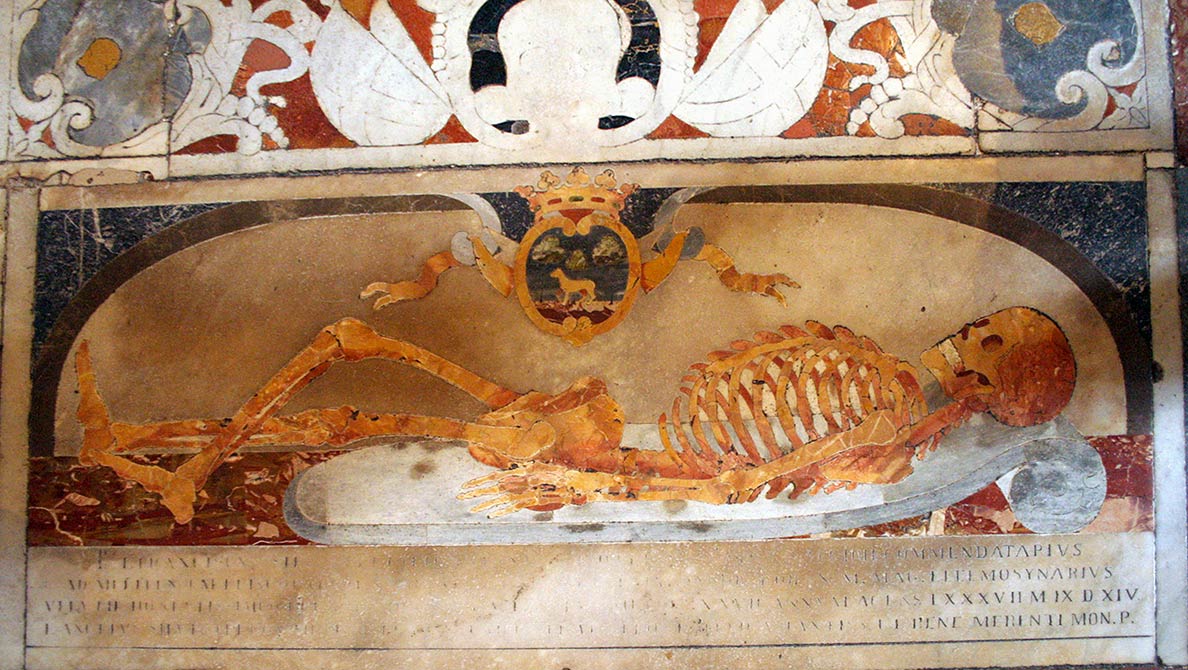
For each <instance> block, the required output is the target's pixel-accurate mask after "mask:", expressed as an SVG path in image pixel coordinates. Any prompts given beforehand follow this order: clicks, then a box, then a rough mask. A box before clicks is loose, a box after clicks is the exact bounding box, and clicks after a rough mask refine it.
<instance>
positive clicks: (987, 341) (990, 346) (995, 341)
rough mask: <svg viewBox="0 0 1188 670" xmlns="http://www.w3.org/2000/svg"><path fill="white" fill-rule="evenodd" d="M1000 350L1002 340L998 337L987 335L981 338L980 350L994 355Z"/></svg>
mask: <svg viewBox="0 0 1188 670" xmlns="http://www.w3.org/2000/svg"><path fill="white" fill-rule="evenodd" d="M1001 348H1002V338H1001V337H999V336H998V335H987V336H986V337H984V338H982V349H983V350H984V351H987V352H989V353H994V352H996V351H998V350H999V349H1001Z"/></svg>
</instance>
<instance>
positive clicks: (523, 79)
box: [9, 0, 1164, 169]
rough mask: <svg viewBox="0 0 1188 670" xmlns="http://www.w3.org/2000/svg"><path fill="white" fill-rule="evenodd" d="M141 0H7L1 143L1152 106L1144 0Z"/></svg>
mask: <svg viewBox="0 0 1188 670" xmlns="http://www.w3.org/2000/svg"><path fill="white" fill-rule="evenodd" d="M143 2H144V3H145V11H142V12H134V13H136V19H135V21H136V22H137V23H135V25H137V26H139V28H138V29H136V30H132V29H130V28H129V26H130V25H133V24H130V23H128V22H127V21H122V20H121V19H120V18H119V17H120V16H123V15H124V14H125V13H128V12H129V11H131V10H130V9H129V8H130V7H131V5H130V4H128V3H119V2H111V1H110V0H85V1H84V0H42V1H41V2H38V3H35V4H34V5H33V6H32V7H30V8H28V9H26V10H24V11H23V12H19V15H18V24H17V26H16V28H17V30H16V39H17V44H19V45H20V57H19V61H20V62H19V63H18V67H17V77H18V84H19V92H18V94H17V95H16V96H15V99H14V101H13V108H14V116H13V117H12V118H11V119H10V122H9V132H10V135H11V136H12V138H13V149H14V154H15V156H16V157H17V158H18V159H34V158H43V159H44V158H73V157H88V156H100V157H107V156H138V155H140V156H145V155H154V154H167V153H174V154H181V155H184V154H198V155H206V154H226V153H237V154H239V155H244V156H250V155H254V154H258V153H260V152H276V151H280V152H283V151H286V150H295V149H343V148H350V147H398V146H406V147H414V146H418V145H422V146H430V145H441V144H447V145H449V144H468V143H478V144H481V145H483V147H484V149H483V150H482V151H480V152H476V153H474V154H473V155H472V157H471V158H468V159H466V160H465V161H464V162H506V161H511V160H517V158H516V156H517V154H516V152H522V151H532V152H534V155H537V156H539V157H541V158H547V159H556V160H574V159H582V158H583V157H587V156H593V155H594V153H592V152H596V151H602V154H600V155H602V156H604V157H605V156H607V155H615V151H620V152H622V156H623V157H625V158H633V157H634V158H639V157H647V156H652V155H657V154H658V153H660V152H663V153H664V154H665V155H667V156H669V157H690V158H692V157H702V156H705V155H718V156H733V155H737V154H738V153H739V152H748V151H750V150H751V149H750V147H752V146H753V140H756V139H759V138H766V139H767V140H768V141H769V144H767V145H765V146H764V148H763V150H762V152H761V153H763V154H764V155H801V154H805V153H809V154H812V153H816V152H818V151H822V149H820V148H819V147H820V146H821V145H807V144H804V142H805V141H806V140H809V139H810V138H818V139H820V138H826V139H829V140H831V144H830V145H829V146H830V147H836V148H828V149H825V150H824V151H825V152H826V153H836V152H838V151H840V152H842V153H851V154H864V153H886V152H887V151H888V150H890V151H893V152H894V153H902V152H907V153H921V152H923V153H927V152H929V151H932V150H935V149H929V146H932V145H921V144H914V143H912V142H906V143H905V141H906V140H907V138H911V137H945V136H956V137H967V138H971V140H973V139H976V138H977V137H978V134H979V132H994V133H997V132H1001V131H1008V132H1013V133H1019V132H1024V133H1031V132H1037V133H1047V132H1050V131H1060V132H1072V131H1090V130H1094V131H1096V130H1110V129H1152V128H1156V126H1158V125H1159V123H1161V122H1160V121H1158V120H1157V119H1158V118H1162V116H1164V114H1163V112H1162V110H1159V109H1156V110H1152V109H1151V108H1150V106H1149V105H1150V103H1149V101H1148V98H1147V78H1148V74H1149V73H1148V69H1149V68H1148V67H1147V61H1146V58H1147V55H1146V53H1147V52H1146V51H1145V44H1146V41H1147V40H1148V32H1149V30H1148V27H1147V26H1146V23H1145V20H1144V15H1143V7H1142V6H1140V4H1139V0H1129V1H1127V0H1113V1H1112V2H1110V3H1109V4H1108V5H1107V6H1103V7H1097V5H1096V3H1084V2H1080V1H1079V0H1052V1H1051V2H1047V3H1045V2H1038V1H1037V2H1027V3H1024V2H1012V3H1007V4H1006V5H1003V3H1001V2H1000V3H995V2H993V1H991V0H880V1H874V2H872V1H871V0H849V2H844V1H843V0H820V1H818V2H813V1H812V0H782V1H781V0H773V1H769V2H761V1H760V0H738V1H737V2H736V1H733V0H697V1H696V2H694V1H692V0H615V1H614V2H609V1H607V0H522V1H509V0H486V1H484V2H480V1H479V0H470V1H468V2H461V3H442V2H439V1H436V0H421V2H419V3H416V2H414V1H413V0H378V1H376V2H370V1H368V0H267V1H261V0H250V1H249V0H233V1H231V2H218V1H215V0H178V1H177V2H174V3H165V4H164V5H158V4H153V3H149V2H148V0H143ZM1007 5H1009V6H1007ZM541 25H548V26H549V29H548V30H547V31H541V30H540V28H539V26H541ZM162 54H164V55H163V56H162ZM133 81H136V82H140V83H139V84H137V85H131V83H130V82H133ZM1153 119H1156V120H1155V121H1153ZM662 140H699V141H701V142H704V141H705V140H711V141H712V143H711V144H708V145H706V144H704V143H700V142H699V143H692V142H690V143H687V144H686V143H680V142H678V143H675V144H674V143H671V142H669V143H667V144H663V145H661V144H660V141H662ZM882 140H893V141H894V142H895V143H896V146H898V144H903V148H898V149H889V148H888V147H889V146H891V145H885V144H875V142H877V141H882ZM653 145H654V147H653ZM662 146H663V148H661V147H662ZM935 146H938V147H939V146H944V147H955V146H962V145H952V144H945V145H935ZM964 146H966V149H965V150H966V151H972V150H973V147H974V144H973V143H972V142H971V143H969V144H967V145H964ZM1037 147H1038V145H1037ZM1023 148H1024V149H1025V148H1026V142H1024V147H1023ZM427 155H428V154H427ZM425 160H426V158H423V157H419V156H418V155H417V154H393V156H392V157H391V158H389V159H387V162H388V163H389V164H391V165H401V164H417V163H421V162H423V161H425ZM298 162H299V164H302V165H308V166H311V167H313V168H314V169H316V168H317V166H318V162H317V160H316V158H306V157H303V158H300V159H298Z"/></svg>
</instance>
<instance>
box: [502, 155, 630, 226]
mask: <svg viewBox="0 0 1188 670" xmlns="http://www.w3.org/2000/svg"><path fill="white" fill-rule="evenodd" d="M617 185H618V182H617V181H616V180H615V173H614V171H613V170H604V171H603V172H602V174H599V175H598V176H596V177H593V178H591V177H590V175H588V174H586V171H585V170H583V169H582V168H580V167H575V168H574V169H573V170H572V171H571V172H570V173H569V174H568V175H567V176H566V177H565V179H564V181H562V179H561V178H560V177H558V176H557V175H555V174H553V173H552V172H549V171H548V170H545V171H544V172H541V173H540V181H538V182H537V183H536V186H517V187H516V189H515V190H516V193H519V194H520V195H521V196H522V197H523V198H524V199H525V200H527V201H528V206H529V208H530V209H532V211H533V213H535V214H536V216H537V217H541V216H543V215H545V214H546V213H548V212H554V211H559V210H563V209H592V210H602V211H606V212H610V213H612V214H615V215H618V213H619V212H620V211H622V209H623V201H625V200H626V199H627V197H628V196H630V195H631V194H632V193H635V190H636V189H638V188H639V184H623V185H622V186H618V187H617V188H616V186H617Z"/></svg>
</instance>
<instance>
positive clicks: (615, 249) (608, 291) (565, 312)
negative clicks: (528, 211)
mask: <svg viewBox="0 0 1188 670" xmlns="http://www.w3.org/2000/svg"><path fill="white" fill-rule="evenodd" d="M571 211H572V210H571ZM589 216H590V215H589V213H587V212H585V211H582V210H578V211H577V212H575V213H573V214H572V215H569V216H566V215H564V214H563V215H562V218H563V221H559V222H557V223H556V224H554V225H555V226H556V227H550V228H547V229H545V230H542V231H537V234H536V235H533V236H531V237H528V238H525V240H524V242H523V243H522V244H523V245H524V247H526V248H527V251H526V252H525V253H524V254H523V255H522V256H521V257H520V258H517V259H516V261H517V262H516V274H517V279H519V278H520V277H522V279H519V281H518V282H517V295H518V296H519V297H520V300H521V304H523V305H524V307H525V309H529V310H532V311H531V312H529V313H530V314H531V313H532V312H535V314H536V316H537V317H538V318H539V319H542V320H544V321H545V322H547V323H548V324H549V325H548V326H546V329H548V330H560V331H561V332H572V331H575V330H578V329H581V330H589V331H591V332H598V331H603V330H607V329H609V328H610V327H611V326H613V325H614V323H615V321H617V320H618V319H621V318H622V316H618V313H620V312H621V313H622V315H624V316H625V315H626V312H627V309H628V308H629V307H630V305H631V302H632V301H634V300H635V294H636V292H637V291H638V290H639V288H638V287H639V283H638V279H637V278H638V275H639V250H638V249H637V248H636V245H635V241H634V240H633V239H631V238H630V237H629V236H630V232H628V231H627V230H626V229H625V228H624V227H623V225H622V224H620V223H618V222H617V221H615V220H614V219H611V218H609V217H603V218H599V219H594V220H592V221H591V220H587V218H586V217H589ZM578 217H581V218H578ZM574 219H578V220H577V221H575V220H574ZM624 233H626V235H625V234H624ZM525 293H526V294H527V297H526V298H525V297H524V294H525ZM616 317H617V318H616Z"/></svg>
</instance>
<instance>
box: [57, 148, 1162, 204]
mask: <svg viewBox="0 0 1188 670" xmlns="http://www.w3.org/2000/svg"><path fill="white" fill-rule="evenodd" d="M571 167H572V165H567V164H556V165H542V166H540V167H532V168H524V167H498V168H487V169H475V168H471V169H463V170H458V169H454V170H448V171H444V170H443V171H431V170H418V171H415V172H399V173H389V174H377V173H371V174H346V175H310V176H304V177H280V176H267V177H256V178H252V179H246V178H242V177H240V178H226V179H209V180H200V181H173V182H147V183H139V184H112V185H107V186H90V187H88V186H86V185H85V184H80V185H77V186H74V185H71V186H52V187H47V188H43V189H42V191H41V208H42V209H43V210H54V209H75V208H80V207H82V208H85V207H136V206H147V205H161V204H187V203H197V202H232V201H234V202H247V201H257V200H273V199H278V198H314V197H324V196H325V194H327V193H332V194H334V195H335V197H342V198H349V197H366V196H380V195H396V194H424V193H481V192H485V191H507V190H510V189H511V188H512V187H514V186H516V185H518V184H530V183H534V182H535V181H536V180H537V179H538V178H539V176H540V172H541V170H543V169H550V170H552V171H553V172H555V173H557V174H562V173H563V172H568V171H569V169H570V168H571ZM591 167H592V168H597V169H598V170H599V171H601V170H604V169H607V168H610V169H613V170H614V171H615V174H616V175H617V176H618V177H619V178H620V180H621V181H637V182H640V184H641V185H642V186H644V187H645V188H658V187H665V186H675V187H697V186H756V185H766V184H854V183H864V184H872V183H883V184H929V183H932V184H935V183H964V182H970V183H972V182H1016V181H1017V182H1029V181H1141V180H1142V179H1143V174H1144V172H1143V169H1144V168H1143V155H1142V154H1123V155H1115V156H1037V157H1028V158H1017V157H1011V158H1007V157H993V156H985V157H979V158H923V159H913V160H910V161H904V160H900V159H871V160H864V161H862V162H861V163H855V161H853V160H819V161H803V162H801V161H796V162H786V161H777V162H757V163H707V164H700V165H690V164H682V163H646V164H616V163H598V164H592V165H591ZM856 168H858V169H856Z"/></svg>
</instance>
